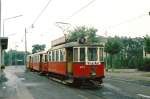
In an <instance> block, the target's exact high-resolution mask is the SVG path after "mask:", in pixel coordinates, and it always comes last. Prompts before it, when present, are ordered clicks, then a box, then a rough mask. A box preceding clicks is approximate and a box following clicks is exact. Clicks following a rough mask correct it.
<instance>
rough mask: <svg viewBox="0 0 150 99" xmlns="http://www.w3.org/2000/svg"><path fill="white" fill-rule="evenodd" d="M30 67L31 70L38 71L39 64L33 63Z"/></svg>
mask: <svg viewBox="0 0 150 99" xmlns="http://www.w3.org/2000/svg"><path fill="white" fill-rule="evenodd" d="M32 66H33V67H32V69H33V70H36V71H40V63H33V64H32Z"/></svg>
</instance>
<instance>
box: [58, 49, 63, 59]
mask: <svg viewBox="0 0 150 99" xmlns="http://www.w3.org/2000/svg"><path fill="white" fill-rule="evenodd" d="M59 57H60V61H61V62H62V61H64V50H63V49H60V50H59Z"/></svg>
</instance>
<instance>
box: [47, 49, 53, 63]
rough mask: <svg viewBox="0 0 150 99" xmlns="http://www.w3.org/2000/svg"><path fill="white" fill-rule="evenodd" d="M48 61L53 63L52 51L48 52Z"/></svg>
mask: <svg viewBox="0 0 150 99" xmlns="http://www.w3.org/2000/svg"><path fill="white" fill-rule="evenodd" d="M48 61H50V62H51V61H52V51H49V52H48Z"/></svg>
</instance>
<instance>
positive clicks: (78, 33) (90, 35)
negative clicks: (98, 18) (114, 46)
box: [68, 26, 99, 43]
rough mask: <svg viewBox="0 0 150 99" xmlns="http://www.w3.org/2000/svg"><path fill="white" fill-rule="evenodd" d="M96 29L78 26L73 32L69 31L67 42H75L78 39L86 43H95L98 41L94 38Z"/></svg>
mask: <svg viewBox="0 0 150 99" xmlns="http://www.w3.org/2000/svg"><path fill="white" fill-rule="evenodd" d="M96 32H97V29H95V28H93V27H90V28H88V27H85V26H80V27H76V28H75V29H74V30H72V31H70V33H69V35H68V41H69V42H73V41H77V40H78V39H79V38H82V37H84V38H86V39H87V42H88V43H97V42H98V41H99V39H98V37H96Z"/></svg>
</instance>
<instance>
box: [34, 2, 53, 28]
mask: <svg viewBox="0 0 150 99" xmlns="http://www.w3.org/2000/svg"><path fill="white" fill-rule="evenodd" d="M51 1H52V0H49V1H48V2H47V4H46V5H45V6H44V8H43V9H42V10H41V12H40V13H39V14H38V16H37V17H36V18H35V20H34V21H33V23H32V26H34V24H35V22H36V21H37V20H38V19H39V17H40V16H41V15H42V14H43V12H44V11H45V10H46V8H47V7H48V6H49V4H50V2H51Z"/></svg>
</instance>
